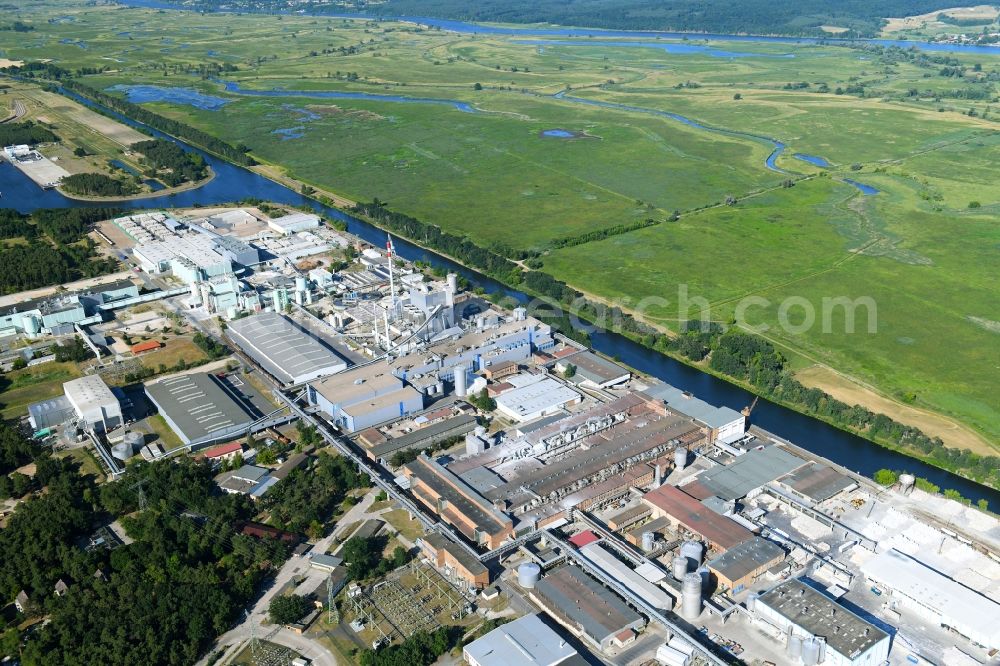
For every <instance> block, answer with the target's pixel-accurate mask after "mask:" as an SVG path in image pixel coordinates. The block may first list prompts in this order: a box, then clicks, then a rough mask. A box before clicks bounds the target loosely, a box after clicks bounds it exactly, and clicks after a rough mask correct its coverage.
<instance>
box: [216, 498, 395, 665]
mask: <svg viewBox="0 0 1000 666" xmlns="http://www.w3.org/2000/svg"><path fill="white" fill-rule="evenodd" d="M377 492H378V490H377V489H372V491H371V492H369V493H368V494H367V495H365V497H364V498H363V499H362V500H361V501H360V502H358V503H357V504H355V505H354V506H353V507H351V508H350V510H348V512H347V513H345V514H344V515H343V516H342V517H341V518H340V520H338V521H337V526H336V527H335V528H334V529H333V531H332V532H330V534H328V535H326V536H325V537H323V538H322V539H320V540H319V541H318V542H316V545H315V546H313V548H312V552H315V553H325V552H326V551H327V550H328V549H329V548H330V544H332V543H333V540H334V539H336V538H337V537H338V536H340V534H341V532H342V531H343V530H344V529H345V528H346V527H347V526H348V525H350V524H352V523H355V522H357V521H358V520H361V519H362V518H363V517H364V516H365V515H367V514H368V509H369V507H371V505H372V503H373V502H374V501H375V495H376V494H377ZM303 574H305V575H306V576H307V578H306V581H304V582H303V583H302V584H300V586H299V587H300V588H303V589H307V588H306V587H305V586H306V583H310V582H311V583H312V584H313V586H314V587H315V585H317V584H319V583H320V582H321V581H322V579H323V578H325V577H326V574H325V573H323V572H321V571H316V570H314V569H312V568H311V567H310V566H309V558H308V557H298V556H295V555H293V556H292V557H290V558H289V559H288V560H287V561H286V562H285V564H284V566H282V567H281V569H280V570H279V571H278V573H277V575H275V577H274V578H273V579H271V583H270V587H268V589H267V590H266V591H265V592H264V594H262V595H261V597H260V598H259V599H258V600H257V603H256V604H254V607H253V609H252V610H251V611H250V614H249V616H248V617H244V618H243V620H242V621H241V622H240V623H239V624H238V625H236V626H235V627H233V628H232V629H230V630H229V631H227V632H226V633H224V634H223V635H222V636H219V638H217V639H216V641H215V643H214V644H213V645H212V648H211V649H210V650H209V651H208V652H207V654H206V656H205V657H203V658H202V659H201V660H200V661H199V662H198V666H207V664H208V659H207V656H208V655H210V654H214V653H215V651H216V650H218V649H219V648H220V647H222V646H228V647H227V648H226V651H225V653H224V654H223V656H222V658H221V659H220V660H219V661H218V662H217V663H220V664H225V663H227V662H228V660H230V659H232V658H233V657H235V656H236V655H237V654H238V653H239V652H240V650H241V649H242V648H243V646H244V645H245V644H246V642H247V641H249V640H250V636H251V623H253V624H254V625H256V632H257V636H258V637H263V636H265V635H267V634H268V633H269V632H270V631H271V630H272V629H273V628H274V627H273V626H271V625H267V626H265V625H264V620H265V619H266V618H267V607H268V605H270V603H271V599H272V598H273V597H274V595H275V594H277V593H278V591H279V590H281V589H282V588H284V587H285V585H287V584H288V583H289V582H291V581H292V579H293V578H295V577H296V576H299V575H303ZM270 640H271V641H273V642H275V643H278V644H279V645H284V646H285V647H289V648H291V649H293V650H295V651H296V652H298V653H299V654H301V655H302V656H304V657H306V658H307V659H310V660H311V661H312V663H313V664H316V666H338V663H339V662H338V660H337V657H336V656H335V655H334V654H333V653H332V652H330V651H329V650H327V649H326V648H325V647H324V646H323V645H321V644H320V643H318V642H316V641H314V640H313V639H312V638H310V637H308V636H300V635H298V634H296V633H294V632H292V631H289V630H288V629H281V630H280V631H279V632H278V633H277V634H275V635H274V636H272V637H271V639H270Z"/></svg>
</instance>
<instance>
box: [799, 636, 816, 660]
mask: <svg viewBox="0 0 1000 666" xmlns="http://www.w3.org/2000/svg"><path fill="white" fill-rule="evenodd" d="M802 663H803V665H804V666H816V664H818V663H819V641H817V640H816V639H815V638H810V639H809V640H807V641H803V642H802Z"/></svg>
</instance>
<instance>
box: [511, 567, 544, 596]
mask: <svg viewBox="0 0 1000 666" xmlns="http://www.w3.org/2000/svg"><path fill="white" fill-rule="evenodd" d="M541 576H542V568H541V567H540V566H538V565H537V564H535V563H534V562H525V563H524V564H522V565H521V566H519V567H518V568H517V584H518V585H520V586H521V587H523V588H524V589H526V590H531V589H533V588H534V587H535V585H537V584H538V579H539V578H541Z"/></svg>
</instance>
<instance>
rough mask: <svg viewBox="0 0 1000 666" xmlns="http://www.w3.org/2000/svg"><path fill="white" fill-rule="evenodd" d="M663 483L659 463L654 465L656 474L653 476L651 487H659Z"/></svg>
mask: <svg viewBox="0 0 1000 666" xmlns="http://www.w3.org/2000/svg"><path fill="white" fill-rule="evenodd" d="M662 485H663V468H662V467H660V465H659V463H657V465H656V475H655V476H654V477H653V487H654V488H659V487H660V486H662Z"/></svg>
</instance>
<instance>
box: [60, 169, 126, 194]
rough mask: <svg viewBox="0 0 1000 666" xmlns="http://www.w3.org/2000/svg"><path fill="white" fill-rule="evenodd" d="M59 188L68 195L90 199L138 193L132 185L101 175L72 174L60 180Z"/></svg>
mask: <svg viewBox="0 0 1000 666" xmlns="http://www.w3.org/2000/svg"><path fill="white" fill-rule="evenodd" d="M61 187H62V189H64V190H66V191H67V192H69V193H70V194H81V195H84V196H91V197H125V196H129V195H132V194H135V193H136V192H138V191H139V188H138V187H136V186H135V184H134V183H129V182H125V181H123V180H119V179H118V178H112V177H111V176H107V175H105V174H103V173H74V174H73V175H70V176H66V177H65V178H63V179H62V183H61Z"/></svg>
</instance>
